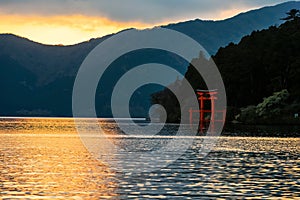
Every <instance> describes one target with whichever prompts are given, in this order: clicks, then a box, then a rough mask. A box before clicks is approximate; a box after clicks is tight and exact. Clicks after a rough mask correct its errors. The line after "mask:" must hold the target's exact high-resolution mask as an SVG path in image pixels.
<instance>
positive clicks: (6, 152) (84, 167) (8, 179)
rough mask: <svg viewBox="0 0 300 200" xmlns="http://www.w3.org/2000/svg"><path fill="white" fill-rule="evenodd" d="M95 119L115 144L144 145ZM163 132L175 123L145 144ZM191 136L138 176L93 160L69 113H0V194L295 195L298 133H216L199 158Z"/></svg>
mask: <svg viewBox="0 0 300 200" xmlns="http://www.w3.org/2000/svg"><path fill="white" fill-rule="evenodd" d="M89 123H90V122H89V121H88V120H86V121H85V120H83V123H82V124H81V126H89ZM97 123H98V122H97ZM99 123H100V124H101V125H102V126H103V127H104V130H105V133H106V134H108V135H111V136H114V137H111V140H113V142H114V143H116V144H120V145H123V146H126V147H127V146H129V147H130V146H131V148H132V145H138V146H139V150H142V149H141V148H144V147H145V148H146V147H147V145H148V144H149V138H147V137H139V136H138V135H137V136H135V137H126V135H122V133H121V132H120V130H119V129H118V128H117V127H116V124H114V123H111V122H105V121H101V122H99ZM168 130H170V134H172V133H171V132H172V131H174V130H176V125H169V126H168V127H167V129H166V130H165V133H164V136H166V137H159V136H158V137H157V138H155V137H153V138H151V144H152V145H155V144H156V143H157V144H160V145H161V144H164V142H166V141H168V140H169V139H170V138H168V137H167V135H168V134H167V133H166V132H168ZM282 134H284V131H283V133H282ZM119 135H121V136H122V137H116V136H119ZM295 136H299V132H298V133H295ZM193 139H194V140H193V141H194V142H193V144H192V145H191V146H190V148H189V149H188V150H187V151H186V152H185V153H184V154H183V155H182V156H181V157H180V158H179V159H177V160H176V161H175V162H170V164H169V165H168V166H167V167H164V168H162V169H160V170H157V171H153V172H149V173H143V174H140V175H139V176H137V175H134V173H124V172H121V171H117V170H115V168H113V166H111V165H108V164H107V163H104V162H101V160H98V159H95V157H93V156H92V154H90V153H89V151H88V150H87V148H86V147H85V146H84V145H83V143H82V140H81V139H80V137H79V135H78V133H77V131H76V129H75V126H74V121H73V120H72V119H0V172H1V174H0V198H2V199H50V198H54V199H104V198H112V199H130V198H132V199H135V198H138V199H143V198H144V199H149V198H154V199H159V198H166V199H215V198H220V199H222V198H233V199H241V198H245V199H255V198H256V199H263V198H271V199H274V198H276V197H277V198H288V199H297V198H298V199H299V197H300V138H299V137H298V138H291V137H289V138H271V137H264V138H256V137H219V138H218V141H217V143H216V145H215V146H214V148H213V149H212V150H211V152H210V153H209V154H208V155H207V156H206V157H203V155H201V153H199V149H200V148H201V146H202V143H203V140H204V139H205V137H194V138H193ZM144 144H145V145H144ZM146 144H147V145H146ZM145 150H146V149H145ZM132 151H133V149H131V150H128V152H132ZM135 163H138V161H136V162H134V163H133V164H132V168H133V169H134V168H135V167H136V166H135Z"/></svg>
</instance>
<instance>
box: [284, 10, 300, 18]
mask: <svg viewBox="0 0 300 200" xmlns="http://www.w3.org/2000/svg"><path fill="white" fill-rule="evenodd" d="M286 14H287V17H285V18H281V20H285V21H289V20H295V19H297V18H299V17H300V11H299V10H298V9H292V10H290V11H289V12H287V13H286Z"/></svg>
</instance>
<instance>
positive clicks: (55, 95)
mask: <svg viewBox="0 0 300 200" xmlns="http://www.w3.org/2000/svg"><path fill="white" fill-rule="evenodd" d="M299 7H300V2H287V3H283V4H279V5H277V6H271V7H265V8H261V9H258V10H253V11H249V12H246V13H242V14H239V15H237V16H235V17H233V18H230V19H226V20H222V21H202V20H199V19H196V20H193V21H187V22H182V23H178V24H170V25H167V26H163V27H165V28H169V29H173V30H177V31H180V32H182V33H185V34H187V35H189V36H190V37H192V38H194V39H195V40H197V41H198V42H199V43H200V44H202V45H203V46H204V47H205V48H206V49H207V50H208V52H209V53H211V54H214V53H216V52H217V50H218V49H219V48H220V47H222V46H226V45H227V44H228V43H230V42H238V41H239V40H240V39H241V38H242V37H243V36H244V35H247V34H250V33H251V32H252V31H254V30H261V29H265V28H268V27H269V26H271V25H279V24H281V23H282V21H281V20H280V18H282V17H284V16H285V13H286V12H287V11H289V10H290V9H293V8H299ZM124 31H126V30H124ZM111 36H112V35H108V36H105V37H102V38H97V39H91V40H90V41H87V42H83V43H80V44H76V45H71V46H51V45H43V44H39V43H36V42H33V41H30V40H28V39H26V38H21V37H18V36H15V35H12V34H0V91H1V98H0V116H3V115H4V116H9V115H25V116H32V115H33V116H72V110H71V105H72V89H73V82H74V79H75V76H76V73H77V71H78V69H79V67H80V65H81V63H82V61H83V60H84V58H85V57H86V56H87V55H88V53H89V52H90V51H91V50H92V49H93V48H95V47H96V46H97V45H98V44H99V43H101V42H102V41H104V40H105V39H107V38H109V37H111ZM120 45H121V44H120ZM147 53H148V56H143V55H144V54H141V52H132V53H131V54H128V55H126V56H123V57H121V58H120V59H118V60H117V61H116V62H114V63H113V64H112V66H110V68H109V70H108V72H106V74H105V76H104V77H103V78H102V80H101V81H102V82H103V83H105V90H102V91H101V92H99V93H98V94H97V96H96V101H97V102H100V99H101V103H99V104H97V110H98V111H99V116H110V115H111V113H110V108H109V106H110V94H111V91H112V89H113V86H114V84H115V83H116V81H117V80H118V78H119V77H121V76H122V74H124V73H125V72H126V71H127V70H129V69H131V68H132V67H134V66H137V65H139V64H144V63H147V62H159V63H163V64H168V65H171V66H173V67H174V68H176V69H178V70H179V71H181V72H182V73H184V72H185V71H186V70H187V66H188V63H186V62H185V61H183V60H181V59H174V55H170V54H168V53H167V52H163V51H154V50H148V52H147ZM174 60H176V61H174ZM158 89H161V88H159V87H157V86H147V87H145V88H144V90H143V91H142V90H141V91H138V92H137V93H136V95H135V97H136V98H134V99H133V100H132V104H133V105H135V106H134V109H133V110H132V114H133V115H134V116H145V115H146V110H145V107H147V106H149V105H150V96H149V94H150V93H152V92H154V91H157V90H158ZM148 96H149V98H148Z"/></svg>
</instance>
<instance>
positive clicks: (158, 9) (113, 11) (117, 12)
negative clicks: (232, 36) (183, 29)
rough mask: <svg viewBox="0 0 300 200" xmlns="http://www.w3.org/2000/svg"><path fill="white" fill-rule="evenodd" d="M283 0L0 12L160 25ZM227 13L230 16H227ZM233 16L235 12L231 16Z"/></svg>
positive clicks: (33, 1)
mask: <svg viewBox="0 0 300 200" xmlns="http://www.w3.org/2000/svg"><path fill="white" fill-rule="evenodd" d="M281 2H285V1H284V0H235V1H232V0H1V1H0V13H2V14H19V15H32V14H36V15H44V16H49V15H50V16H53V15H74V14H76V15H85V16H98V17H103V18H109V19H111V20H113V21H120V22H132V21H135V22H137V21H138V22H141V23H148V24H151V23H152V24H153V23H160V22H165V21H169V20H173V21H178V20H182V19H193V18H206V19H209V18H213V19H216V18H218V17H221V16H220V13H221V12H223V13H224V12H226V11H227V12H228V11H230V10H236V11H237V10H247V9H249V8H257V7H261V6H266V5H274V4H277V3H281ZM229 14H230V13H229ZM234 14H235V13H234Z"/></svg>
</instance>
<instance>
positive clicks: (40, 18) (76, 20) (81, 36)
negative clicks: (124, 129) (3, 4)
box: [0, 9, 242, 45]
mask: <svg viewBox="0 0 300 200" xmlns="http://www.w3.org/2000/svg"><path fill="white" fill-rule="evenodd" d="M241 11H242V10H239V9H233V10H226V11H223V12H220V13H218V14H217V15H216V14H215V15H213V16H206V17H203V18H202V19H213V20H219V19H224V18H228V17H231V16H233V15H235V14H237V13H239V12H241ZM200 18H201V16H200ZM191 19H194V18H189V19H180V20H178V19H176V20H173V21H172V19H170V20H169V21H163V22H161V23H159V24H157V23H156V24H146V23H142V22H139V21H135V22H118V21H113V20H111V19H108V18H104V17H98V16H85V15H56V16H51V15H50V16H44V15H9V14H0V33H13V34H15V35H19V36H22V37H25V38H28V39H30V40H33V41H36V42H40V43H43V44H55V45H56V44H63V45H71V44H76V43H79V42H83V41H87V40H90V39H91V38H98V37H102V36H105V35H108V34H111V33H116V32H118V31H121V30H123V29H127V28H137V29H144V28H151V27H153V26H157V25H161V24H169V23H175V22H179V21H185V20H191Z"/></svg>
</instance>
